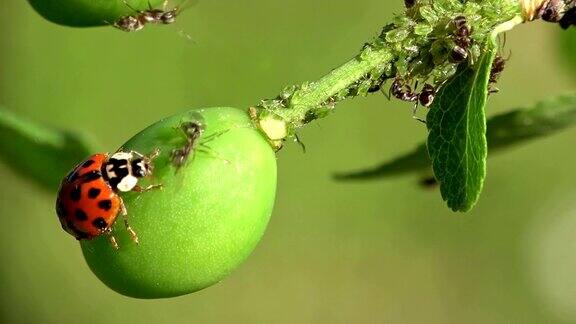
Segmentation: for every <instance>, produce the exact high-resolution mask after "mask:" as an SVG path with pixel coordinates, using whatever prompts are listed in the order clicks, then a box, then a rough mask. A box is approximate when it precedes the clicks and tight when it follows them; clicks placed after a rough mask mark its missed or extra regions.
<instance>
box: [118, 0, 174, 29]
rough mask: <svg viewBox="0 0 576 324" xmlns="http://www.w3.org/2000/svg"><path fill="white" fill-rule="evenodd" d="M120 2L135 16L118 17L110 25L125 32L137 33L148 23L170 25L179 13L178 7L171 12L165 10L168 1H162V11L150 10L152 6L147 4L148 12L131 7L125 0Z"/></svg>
mask: <svg viewBox="0 0 576 324" xmlns="http://www.w3.org/2000/svg"><path fill="white" fill-rule="evenodd" d="M122 2H124V4H125V5H126V6H127V7H128V8H130V9H132V10H133V11H134V12H135V13H136V14H135V15H130V16H123V17H120V18H119V19H118V20H116V21H115V22H114V23H113V24H112V26H114V27H116V28H118V29H120V30H122V31H125V32H135V31H139V30H141V29H142V28H144V26H145V25H146V24H149V23H152V24H164V25H168V24H171V23H173V22H175V21H176V16H178V14H179V13H180V11H181V10H180V9H181V7H178V6H177V7H174V8H172V9H171V10H166V7H167V5H168V0H166V1H164V4H163V6H162V9H154V8H152V5H151V4H150V2H148V10H138V9H136V8H134V7H132V6H131V5H130V4H129V3H128V2H127V1H126V0H122Z"/></svg>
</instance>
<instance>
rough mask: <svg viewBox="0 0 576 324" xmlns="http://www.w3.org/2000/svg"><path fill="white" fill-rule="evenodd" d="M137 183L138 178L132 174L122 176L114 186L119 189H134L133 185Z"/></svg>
mask: <svg viewBox="0 0 576 324" xmlns="http://www.w3.org/2000/svg"><path fill="white" fill-rule="evenodd" d="M137 183H138V178H136V177H135V176H133V175H127V176H125V177H124V178H122V180H120V182H119V183H118V186H116V188H118V190H119V191H124V192H126V191H130V190H132V189H134V187H136V184H137Z"/></svg>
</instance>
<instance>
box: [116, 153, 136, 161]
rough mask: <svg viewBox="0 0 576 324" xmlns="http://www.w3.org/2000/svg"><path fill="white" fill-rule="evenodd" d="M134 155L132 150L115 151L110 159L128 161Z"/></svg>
mask: <svg viewBox="0 0 576 324" xmlns="http://www.w3.org/2000/svg"><path fill="white" fill-rule="evenodd" d="M133 157H134V155H133V154H132V152H116V153H114V154H112V156H111V157H110V158H111V159H115V160H126V161H129V160H131V159H132V158H133Z"/></svg>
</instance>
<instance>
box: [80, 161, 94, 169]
mask: <svg viewBox="0 0 576 324" xmlns="http://www.w3.org/2000/svg"><path fill="white" fill-rule="evenodd" d="M92 164H94V160H88V161H86V162H84V163H82V167H83V168H87V167H89V166H91V165H92Z"/></svg>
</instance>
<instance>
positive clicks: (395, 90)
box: [389, 77, 418, 102]
mask: <svg viewBox="0 0 576 324" xmlns="http://www.w3.org/2000/svg"><path fill="white" fill-rule="evenodd" d="M389 93H390V94H391V95H393V96H394V97H395V98H397V99H400V100H402V101H409V102H414V101H417V100H418V94H417V93H415V92H413V91H412V88H411V87H410V85H408V84H406V83H404V81H403V80H402V79H401V78H399V77H396V78H395V79H394V81H393V82H392V85H391V86H390V91H389Z"/></svg>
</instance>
